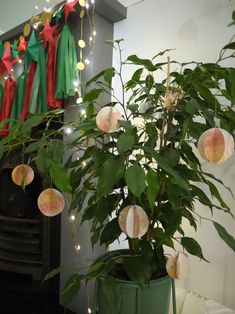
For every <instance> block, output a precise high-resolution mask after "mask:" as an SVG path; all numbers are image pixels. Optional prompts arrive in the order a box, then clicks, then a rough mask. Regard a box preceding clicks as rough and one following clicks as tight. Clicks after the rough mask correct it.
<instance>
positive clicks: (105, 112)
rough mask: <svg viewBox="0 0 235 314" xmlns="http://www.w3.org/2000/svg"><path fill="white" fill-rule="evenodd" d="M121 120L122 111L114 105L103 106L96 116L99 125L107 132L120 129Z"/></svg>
mask: <svg viewBox="0 0 235 314" xmlns="http://www.w3.org/2000/svg"><path fill="white" fill-rule="evenodd" d="M119 120H122V115H121V113H120V112H119V111H118V110H117V109H115V108H114V107H109V106H107V107H103V108H102V109H101V110H100V111H99V112H98V114H97V116H96V125H97V127H98V128H99V129H100V130H101V131H103V132H106V133H113V132H115V131H117V130H118V129H119V127H120V126H119V122H118V121H119Z"/></svg>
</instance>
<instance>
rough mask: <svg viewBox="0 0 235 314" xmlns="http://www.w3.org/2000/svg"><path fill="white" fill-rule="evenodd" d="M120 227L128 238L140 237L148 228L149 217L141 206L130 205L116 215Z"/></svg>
mask: <svg viewBox="0 0 235 314" xmlns="http://www.w3.org/2000/svg"><path fill="white" fill-rule="evenodd" d="M118 223H119V226H120V229H121V230H122V231H123V232H124V233H125V234H126V235H127V236H128V237H130V238H140V237H142V236H143V235H144V234H145V233H146V232H147V231H148V228H149V219H148V216H147V214H146V213H145V211H144V210H143V208H142V207H140V206H138V205H130V206H127V207H125V208H123V209H122V210H121V212H120V214H119V216H118Z"/></svg>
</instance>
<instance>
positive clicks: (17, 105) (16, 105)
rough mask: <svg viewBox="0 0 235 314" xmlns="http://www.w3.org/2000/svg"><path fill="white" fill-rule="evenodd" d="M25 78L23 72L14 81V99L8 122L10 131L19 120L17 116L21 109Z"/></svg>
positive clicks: (26, 75)
mask: <svg viewBox="0 0 235 314" xmlns="http://www.w3.org/2000/svg"><path fill="white" fill-rule="evenodd" d="M27 78H28V74H27V73H26V72H23V73H22V74H21V75H20V76H19V77H18V78H17V80H16V90H15V97H14V102H13V105H12V110H11V117H10V122H9V128H10V129H11V128H13V127H14V126H15V125H16V124H17V121H18V120H20V118H19V115H20V114H21V112H22V109H23V104H24V95H25V88H26V84H27Z"/></svg>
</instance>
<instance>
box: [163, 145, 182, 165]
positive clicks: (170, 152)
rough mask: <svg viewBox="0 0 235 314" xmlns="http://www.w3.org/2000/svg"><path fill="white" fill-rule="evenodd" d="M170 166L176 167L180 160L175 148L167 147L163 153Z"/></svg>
mask: <svg viewBox="0 0 235 314" xmlns="http://www.w3.org/2000/svg"><path fill="white" fill-rule="evenodd" d="M163 157H164V159H165V160H166V161H167V163H168V165H169V166H170V167H173V168H174V167H176V166H177V165H178V163H179V160H180V155H179V153H178V152H177V150H175V149H167V150H166V151H165V152H164V155H163Z"/></svg>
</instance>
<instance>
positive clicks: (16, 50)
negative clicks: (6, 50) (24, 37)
mask: <svg viewBox="0 0 235 314" xmlns="http://www.w3.org/2000/svg"><path fill="white" fill-rule="evenodd" d="M11 53H12V56H13V57H14V58H16V59H18V45H17V41H16V40H15V41H14V44H13V46H12V48H11Z"/></svg>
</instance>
